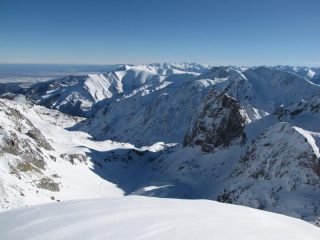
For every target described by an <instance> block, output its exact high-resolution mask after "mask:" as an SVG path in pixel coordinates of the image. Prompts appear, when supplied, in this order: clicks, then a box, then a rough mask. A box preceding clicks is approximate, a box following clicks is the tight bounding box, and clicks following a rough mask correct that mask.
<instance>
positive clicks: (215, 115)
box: [183, 90, 246, 152]
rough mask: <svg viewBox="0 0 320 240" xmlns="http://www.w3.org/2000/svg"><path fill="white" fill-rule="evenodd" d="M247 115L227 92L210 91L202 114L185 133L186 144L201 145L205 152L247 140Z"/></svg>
mask: <svg viewBox="0 0 320 240" xmlns="http://www.w3.org/2000/svg"><path fill="white" fill-rule="evenodd" d="M245 121H246V119H245V117H244V116H243V115H242V109H241V107H240V105H239V104H238V103H237V101H236V100H235V99H234V98H232V97H230V96H228V95H227V94H225V93H218V92H217V91H214V90H212V91H210V92H209V93H208V96H207V98H206V100H205V102H204V105H203V107H202V110H201V111H200V114H199V115H198V116H197V117H196V119H195V121H193V123H192V125H193V126H192V128H191V129H190V130H189V132H188V133H187V134H186V135H185V138H184V143H183V145H184V146H195V145H198V146H201V150H202V151H203V152H213V151H214V149H215V148H218V147H222V148H226V147H228V146H229V145H230V144H231V143H232V142H233V141H238V142H240V143H243V142H245V140H246V136H245V133H244V131H243V129H244V125H245Z"/></svg>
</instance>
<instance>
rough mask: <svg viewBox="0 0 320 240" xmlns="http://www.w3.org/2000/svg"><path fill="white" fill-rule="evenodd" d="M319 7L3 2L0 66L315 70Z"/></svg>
mask: <svg viewBox="0 0 320 240" xmlns="http://www.w3.org/2000/svg"><path fill="white" fill-rule="evenodd" d="M319 9H320V1H319V0H291V1H290V0H277V1H276V0H211V1H209V0H196V1H191V0H184V1H182V0H105V1H102V0H101V1H100V0H91V1H89V0H87V1H82V0H77V1H76V0H63V1H62V0H61V1H60V0H55V1H50V0H20V1H16V0H0V62H2V63H7V62H9V63H74V64H77V63H89V64H110V63H133V64H137V63H150V62H168V61H169V62H172V61H176V62H181V61H185V62H199V63H212V64H222V65H225V64H235V65H261V64H266V65H276V64H291V65H316V64H320V12H319Z"/></svg>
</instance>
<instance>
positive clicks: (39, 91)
mask: <svg viewBox="0 0 320 240" xmlns="http://www.w3.org/2000/svg"><path fill="white" fill-rule="evenodd" d="M319 73H320V70H319V69H318V68H305V67H301V68H300V67H299V68H298V67H289V66H277V67H265V66H260V67H250V68H242V67H234V66H218V67H213V66H209V65H208V66H207V65H200V64H186V63H185V64H150V65H139V66H129V65H124V66H122V67H120V68H119V69H117V70H115V71H110V72H104V73H101V74H89V75H85V76H66V77H64V78H61V79H57V80H50V81H48V82H43V83H37V84H34V85H32V86H30V87H29V88H25V89H16V88H12V87H8V86H7V85H4V86H3V88H2V85H1V86H0V88H1V89H0V90H2V91H0V93H2V94H3V95H2V97H3V99H0V114H1V115H0V116H1V118H0V173H1V174H0V193H1V194H0V207H1V208H2V209H10V208H16V207H22V206H27V205H34V204H38V203H46V202H53V201H54V202H55V201H64V200H71V199H85V198H86V199H87V198H97V197H107V198H108V197H119V196H124V195H143V196H157V197H170V198H187V199H209V200H218V201H220V202H227V203H233V204H238V205H245V206H249V207H253V208H258V209H263V210H267V211H272V212H277V213H282V214H285V215H288V216H293V217H297V218H301V219H304V220H307V221H309V222H314V223H316V222H317V221H319V220H318V219H319V217H320V201H319V199H320V153H319V147H320V124H319V122H320V85H319V84H318V83H319V82H318V77H317V76H319ZM84 117H86V118H84Z"/></svg>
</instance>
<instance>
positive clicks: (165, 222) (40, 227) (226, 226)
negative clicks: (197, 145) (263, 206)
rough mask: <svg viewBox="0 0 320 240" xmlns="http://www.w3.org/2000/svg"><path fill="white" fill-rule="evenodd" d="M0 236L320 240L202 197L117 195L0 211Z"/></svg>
mask: <svg viewBox="0 0 320 240" xmlns="http://www.w3.org/2000/svg"><path fill="white" fill-rule="evenodd" d="M0 223H1V224H0V233H1V235H2V239H8V240H13V239H19V240H20V239H21V236H23V239H46V240H47V239H78V240H79V239H219V240H222V239H228V240H232V239H237V240H239V239H260V240H261V239H272V240H276V239H290V240H295V239H304V240H305V239H308V240H313V239H314V240H315V239H320V229H319V228H317V227H315V226H313V225H311V224H308V223H306V222H303V221H301V220H297V219H294V218H290V217H285V216H282V215H278V214H273V213H268V212H264V211H260V210H255V209H251V208H247V207H241V206H235V205H229V204H222V203H218V202H213V201H206V200H176V199H159V198H146V197H122V198H112V199H110V198H109V199H95V200H82V201H70V202H64V203H55V204H46V205H41V206H35V207H29V208H24V209H18V210H13V211H7V212H3V213H1V214H0Z"/></svg>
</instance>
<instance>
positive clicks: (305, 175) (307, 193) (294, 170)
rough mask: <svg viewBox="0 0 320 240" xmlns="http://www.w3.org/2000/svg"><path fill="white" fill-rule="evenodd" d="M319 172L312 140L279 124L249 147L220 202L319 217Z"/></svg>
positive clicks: (294, 214)
mask: <svg viewBox="0 0 320 240" xmlns="http://www.w3.org/2000/svg"><path fill="white" fill-rule="evenodd" d="M319 169H320V162H319V159H318V157H317V155H316V153H315V152H314V149H313V147H312V145H311V144H310V143H309V140H308V139H307V138H306V137H305V136H303V135H302V134H301V133H300V132H298V131H297V130H296V129H295V128H294V127H293V126H292V125H290V124H289V123H277V124H275V125H274V126H272V127H270V128H269V129H267V130H265V131H264V132H263V133H261V134H260V135H259V137H258V138H257V139H256V140H255V141H254V142H253V143H252V144H251V145H249V146H248V148H247V150H246V152H245V153H244V155H243V156H242V158H241V159H240V161H239V163H238V165H237V166H236V167H235V169H234V171H233V172H232V174H231V175H230V176H229V180H228V181H227V184H226V188H225V189H224V191H223V192H222V193H221V194H220V195H219V197H218V200H219V201H222V202H229V203H236V204H242V205H247V206H250V207H255V208H260V209H266V210H269V211H275V212H280V213H281V212H283V213H286V214H289V215H291V216H296V217H301V218H305V219H308V218H312V217H314V216H319V214H320V212H319V209H320V202H319V201H318V200H316V199H318V198H317V197H316V196H318V197H319V196H320V190H319V189H320V174H319V173H320V172H319ZM313 220H314V219H313Z"/></svg>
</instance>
